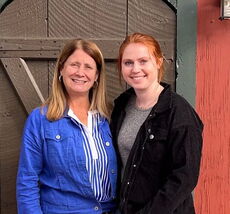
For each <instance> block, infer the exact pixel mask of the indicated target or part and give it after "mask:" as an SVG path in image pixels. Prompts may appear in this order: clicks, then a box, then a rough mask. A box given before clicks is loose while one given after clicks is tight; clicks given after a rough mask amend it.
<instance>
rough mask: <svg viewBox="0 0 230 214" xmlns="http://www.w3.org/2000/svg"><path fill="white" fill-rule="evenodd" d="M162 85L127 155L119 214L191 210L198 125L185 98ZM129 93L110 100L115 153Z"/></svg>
mask: <svg viewBox="0 0 230 214" xmlns="http://www.w3.org/2000/svg"><path fill="white" fill-rule="evenodd" d="M162 86H163V87H164V90H163V91H162V93H161V95H160V97H159V100H158V102H157V104H156V105H155V106H154V107H153V109H152V110H151V112H150V114H149V116H148V117H147V118H146V120H145V122H144V123H143V124H142V125H141V127H140V130H139V132H138V134H137V136H136V140H135V142H134V144H133V147H132V149H131V152H130V155H129V157H128V161H127V165H126V167H125V172H124V176H123V179H122V183H121V186H120V188H119V189H120V208H121V211H122V214H137V213H138V214H194V213H195V210H194V205H193V197H192V191H193V189H194V188H195V186H196V184H197V180H198V175H199V168H200V159H201V149H202V130H203V124H202V122H201V120H200V118H199V116H198V115H197V114H196V112H195V111H194V109H193V108H192V107H191V106H190V105H189V103H188V102H187V101H186V100H185V99H184V98H182V97H181V96H180V95H178V94H176V93H174V92H172V91H171V89H170V86H169V85H167V84H165V83H162ZM131 94H134V90H133V89H132V88H131V89H129V90H127V91H126V92H124V93H123V94H121V95H120V96H119V97H118V98H117V99H116V100H115V106H114V110H113V113H112V118H111V130H112V135H113V138H114V142H115V147H116V149H117V151H118V147H117V136H118V133H119V130H120V127H121V124H122V122H123V119H124V117H125V114H126V113H125V106H126V104H127V102H128V100H129V98H130V96H131ZM118 157H119V153H118ZM119 159H120V157H119ZM120 160H121V159H120Z"/></svg>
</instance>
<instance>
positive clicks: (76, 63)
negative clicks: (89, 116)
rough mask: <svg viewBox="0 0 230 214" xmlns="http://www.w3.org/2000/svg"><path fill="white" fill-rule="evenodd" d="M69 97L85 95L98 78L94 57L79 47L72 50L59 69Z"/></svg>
mask: <svg viewBox="0 0 230 214" xmlns="http://www.w3.org/2000/svg"><path fill="white" fill-rule="evenodd" d="M60 73H61V75H62V77H63V82H64V85H65V88H66V91H67V93H68V95H69V96H70V97H74V96H78V95H81V96H82V95H87V96H88V93H89V90H90V89H91V88H92V87H93V84H94V82H95V81H96V80H97V78H98V72H97V65H96V62H95V61H94V59H93V58H92V57H91V56H89V55H88V54H87V53H86V52H84V51H83V50H81V49H77V50H75V51H74V53H73V54H72V55H70V56H69V58H68V59H67V60H66V62H65V64H64V67H63V69H62V70H61V71H60Z"/></svg>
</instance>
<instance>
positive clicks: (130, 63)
mask: <svg viewBox="0 0 230 214" xmlns="http://www.w3.org/2000/svg"><path fill="white" fill-rule="evenodd" d="M124 64H125V65H126V66H129V65H132V64H133V62H132V61H126V62H124Z"/></svg>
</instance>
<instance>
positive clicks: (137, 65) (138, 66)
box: [132, 62, 140, 73]
mask: <svg viewBox="0 0 230 214" xmlns="http://www.w3.org/2000/svg"><path fill="white" fill-rule="evenodd" d="M132 71H133V72H134V73H138V72H139V71H140V65H139V64H138V63H136V62H135V63H134V64H133V69H132Z"/></svg>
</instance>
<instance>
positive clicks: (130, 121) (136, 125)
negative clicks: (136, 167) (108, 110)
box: [118, 96, 152, 177]
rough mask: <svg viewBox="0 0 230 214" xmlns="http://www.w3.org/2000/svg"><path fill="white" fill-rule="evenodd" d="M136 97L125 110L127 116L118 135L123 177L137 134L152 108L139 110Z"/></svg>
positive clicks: (132, 98)
mask: <svg viewBox="0 0 230 214" xmlns="http://www.w3.org/2000/svg"><path fill="white" fill-rule="evenodd" d="M135 100H136V96H133V97H131V98H130V100H129V102H128V104H127V106H126V108H125V110H126V116H125V118H124V121H123V123H122V126H121V129H120V132H119V135H118V149H119V152H120V155H121V159H122V164H123V168H122V172H121V174H122V177H123V174H124V168H125V165H126V162H127V159H128V156H129V153H130V151H131V149H132V146H133V144H134V141H135V139H136V136H137V133H138V131H139V129H140V127H141V125H142V124H143V123H144V121H145V119H146V118H147V117H148V115H149V113H150V111H151V109H152V107H150V108H149V109H145V110H142V109H139V108H138V107H136V105H135Z"/></svg>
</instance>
